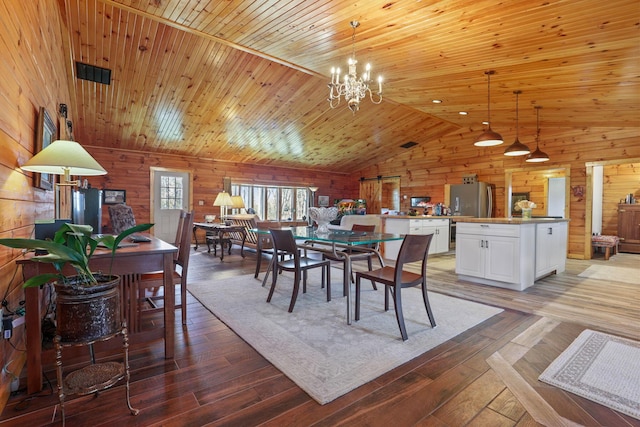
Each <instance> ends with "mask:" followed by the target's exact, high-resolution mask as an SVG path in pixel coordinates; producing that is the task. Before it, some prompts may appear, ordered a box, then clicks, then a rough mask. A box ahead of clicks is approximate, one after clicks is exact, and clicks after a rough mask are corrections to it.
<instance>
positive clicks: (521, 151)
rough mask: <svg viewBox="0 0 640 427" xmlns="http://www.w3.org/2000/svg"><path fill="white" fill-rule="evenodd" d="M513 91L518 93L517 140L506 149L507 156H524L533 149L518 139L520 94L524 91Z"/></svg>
mask: <svg viewBox="0 0 640 427" xmlns="http://www.w3.org/2000/svg"><path fill="white" fill-rule="evenodd" d="M513 93H515V95H516V140H515V141H514V142H513V144H511V145H510V146H508V147H507V149H506V150H504V155H505V156H524V155H525V154H529V153H530V152H531V150H529V147H527V146H526V145H524V144H523V143H522V142H520V140H519V139H518V95H520V94H521V93H522V91H521V90H514V91H513Z"/></svg>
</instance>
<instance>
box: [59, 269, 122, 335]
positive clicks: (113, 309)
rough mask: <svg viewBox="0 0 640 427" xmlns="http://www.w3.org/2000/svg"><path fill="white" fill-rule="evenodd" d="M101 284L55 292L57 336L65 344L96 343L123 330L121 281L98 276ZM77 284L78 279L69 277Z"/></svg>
mask: <svg viewBox="0 0 640 427" xmlns="http://www.w3.org/2000/svg"><path fill="white" fill-rule="evenodd" d="M95 277H96V279H97V280H98V284H97V285H94V286H91V287H82V288H80V287H73V286H69V285H68V284H65V285H62V284H57V283H56V285H55V288H56V295H57V297H56V306H57V308H56V320H57V327H56V331H57V332H56V333H57V335H60V339H61V341H62V342H88V341H93V340H96V339H99V338H102V337H105V336H108V335H111V334H114V333H116V332H118V331H119V330H120V327H121V319H120V277H119V276H107V275H100V274H96V275H95ZM68 280H69V282H70V283H71V284H73V283H74V280H76V277H69V278H68Z"/></svg>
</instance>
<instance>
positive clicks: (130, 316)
mask: <svg viewBox="0 0 640 427" xmlns="http://www.w3.org/2000/svg"><path fill="white" fill-rule="evenodd" d="M145 235H146V234H145ZM148 237H149V241H148V242H142V243H132V242H129V241H126V243H125V244H123V247H119V248H118V249H117V250H116V252H115V255H114V259H113V260H112V258H111V250H109V249H101V248H98V249H96V252H95V253H94V254H93V256H92V258H91V261H90V263H89V265H90V267H91V269H92V271H102V272H110V273H111V274H116V275H119V276H120V278H121V280H120V287H121V289H120V294H121V302H122V303H121V304H122V305H121V311H122V317H123V318H124V319H125V320H126V321H127V324H128V325H127V326H128V327H129V328H130V330H135V329H136V327H135V325H134V324H133V323H134V322H135V319H136V310H137V309H138V304H137V301H138V295H137V286H132V282H134V281H136V280H139V277H140V275H141V274H144V273H150V272H154V271H163V272H164V325H162V326H161V327H158V328H154V329H153V330H152V331H149V332H148V333H147V335H146V336H145V338H148V339H157V338H160V337H161V338H164V356H165V358H166V359H173V357H174V352H175V349H174V347H175V285H174V284H173V268H174V267H173V259H174V256H175V254H176V252H177V251H178V248H177V247H175V246H174V245H172V244H169V243H167V242H165V241H163V240H161V239H158V238H157V237H154V236H152V235H149V236H148ZM34 255H35V254H34V253H33V252H28V253H26V254H24V255H23V257H22V258H20V259H18V260H17V261H16V263H17V264H18V265H21V266H22V275H23V279H24V280H25V281H26V280H28V279H29V278H31V277H34V276H37V275H39V274H43V273H55V272H56V271H55V269H54V267H53V265H52V264H49V263H42V262H37V261H34V260H33V257H34ZM112 261H113V262H112ZM63 273H64V274H68V275H72V274H75V270H74V269H73V268H72V267H69V266H66V267H65V268H64V269H63ZM47 288H48V287H47V286H40V287H29V288H25V290H24V291H25V328H26V347H27V392H28V393H29V394H32V393H36V392H39V391H41V390H42V387H43V383H42V379H43V374H42V353H43V348H42V338H41V337H42V322H41V320H42V319H41V316H42V314H43V313H42V312H43V303H44V300H45V297H44V296H43V295H44V293H45V290H46V289H47ZM49 292H53V291H51V290H49ZM140 335H141V334H140ZM142 340H143V339H142V337H141V338H140V341H142ZM132 342H134V339H133V337H132Z"/></svg>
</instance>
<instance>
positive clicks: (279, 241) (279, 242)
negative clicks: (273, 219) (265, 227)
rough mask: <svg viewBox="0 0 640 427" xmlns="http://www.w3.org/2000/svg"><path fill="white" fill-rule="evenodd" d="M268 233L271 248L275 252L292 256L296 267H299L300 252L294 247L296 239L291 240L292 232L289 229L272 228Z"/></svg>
mask: <svg viewBox="0 0 640 427" xmlns="http://www.w3.org/2000/svg"><path fill="white" fill-rule="evenodd" d="M269 231H270V232H271V237H272V238H273V247H274V249H275V250H276V252H278V253H285V254H290V255H293V257H294V259H295V262H296V265H299V263H300V252H299V251H298V246H297V245H296V239H294V238H293V232H292V231H291V230H290V229H275V228H272V229H270V230H269Z"/></svg>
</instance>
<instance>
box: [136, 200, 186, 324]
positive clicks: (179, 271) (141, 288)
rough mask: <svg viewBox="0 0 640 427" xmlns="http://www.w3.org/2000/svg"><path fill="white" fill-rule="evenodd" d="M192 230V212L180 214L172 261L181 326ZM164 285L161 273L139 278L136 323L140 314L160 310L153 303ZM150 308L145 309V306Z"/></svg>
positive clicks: (183, 318)
mask: <svg viewBox="0 0 640 427" xmlns="http://www.w3.org/2000/svg"><path fill="white" fill-rule="evenodd" d="M192 228H193V212H187V211H182V212H180V219H179V221H178V229H177V232H176V241H175V242H174V245H175V246H176V247H177V248H178V252H177V253H176V256H175V257H174V260H173V265H174V271H173V277H172V279H173V283H174V284H175V285H180V304H176V308H181V309H182V324H183V325H185V324H186V323H187V271H188V269H189V255H190V253H191V230H192ZM163 285H164V274H163V273H162V272H161V271H156V272H153V273H147V274H143V275H141V277H140V282H139V285H138V322H136V324H137V325H140V321H139V318H140V317H141V315H142V314H149V313H151V312H154V311H158V310H161V309H162V308H160V307H158V306H157V304H156V303H155V301H157V300H158V299H162V298H163V297H162V296H160V295H159V290H160V289H161V288H162V287H163ZM149 289H151V290H152V295H151V296H150V297H147V296H146V295H147V291H148V290H149ZM147 303H148V304H149V305H150V306H151V308H150V309H145V308H144V306H145V305H146V304H147Z"/></svg>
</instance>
